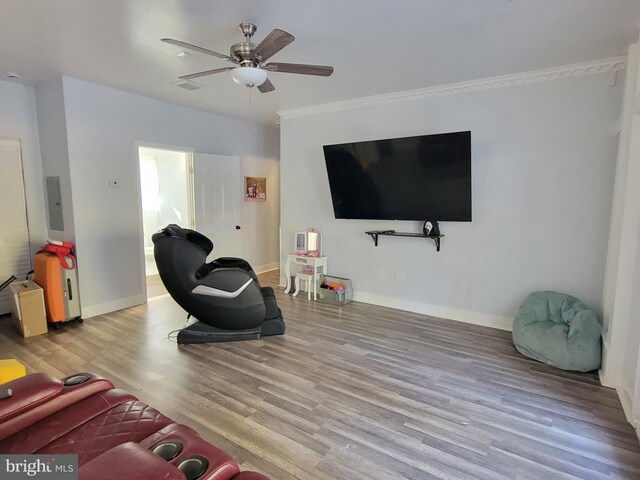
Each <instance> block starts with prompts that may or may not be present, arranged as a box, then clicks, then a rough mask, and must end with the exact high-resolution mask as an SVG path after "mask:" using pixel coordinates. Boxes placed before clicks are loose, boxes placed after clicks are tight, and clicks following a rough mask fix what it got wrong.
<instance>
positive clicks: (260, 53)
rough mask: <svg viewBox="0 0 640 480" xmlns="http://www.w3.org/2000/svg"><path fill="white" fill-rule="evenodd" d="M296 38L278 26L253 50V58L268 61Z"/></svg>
mask: <svg viewBox="0 0 640 480" xmlns="http://www.w3.org/2000/svg"><path fill="white" fill-rule="evenodd" d="M295 39H296V37H294V36H293V35H291V34H290V33H287V32H285V31H284V30H280V29H279V28H276V29H275V30H272V31H271V33H270V34H269V35H267V36H266V37H265V38H264V40H262V41H261V42H260V43H259V44H258V46H257V47H256V48H255V50H254V51H253V57H252V59H253V60H255V61H256V62H257V63H261V62H264V61H266V60H267V59H268V58H270V57H272V56H273V55H275V54H276V53H278V52H279V51H280V50H282V49H283V48H284V47H286V46H287V45H289V44H290V43H291V42H293V41H294V40H295Z"/></svg>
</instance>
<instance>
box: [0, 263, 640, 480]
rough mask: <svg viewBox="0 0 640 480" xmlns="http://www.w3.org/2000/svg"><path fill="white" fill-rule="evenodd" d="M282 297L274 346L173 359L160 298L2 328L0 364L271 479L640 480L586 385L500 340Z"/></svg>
mask: <svg viewBox="0 0 640 480" xmlns="http://www.w3.org/2000/svg"><path fill="white" fill-rule="evenodd" d="M278 278H279V275H278V272H277V271H275V272H269V273H267V274H264V275H261V282H262V284H263V285H268V284H272V285H277V282H278ZM276 294H277V298H278V303H279V305H280V307H281V308H282V310H283V312H284V318H285V322H286V325H287V333H286V334H285V335H284V336H280V337H268V338H266V339H263V340H259V341H250V342H235V343H227V344H209V345H199V346H180V347H179V346H177V345H176V344H175V341H171V340H168V339H167V333H168V332H170V331H172V330H175V329H178V328H180V327H182V326H183V325H184V323H185V314H184V312H183V311H182V310H181V309H180V308H179V307H178V306H177V305H176V304H175V303H174V302H173V301H172V300H171V298H170V297H166V296H165V297H159V298H157V299H154V300H151V301H149V303H147V304H145V305H141V306H138V307H134V308H129V309H126V310H121V311H119V312H115V313H112V314H108V315H104V316H101V317H95V318H91V319H88V320H86V321H85V323H84V325H79V324H75V323H73V324H69V325H68V326H65V327H63V328H62V329H60V330H59V331H51V332H49V334H48V335H43V336H39V337H34V338H30V339H22V338H21V337H20V336H19V335H18V334H17V332H15V331H14V329H13V326H12V325H11V322H10V321H9V319H7V318H2V319H0V357H4V358H9V357H14V358H17V359H19V360H20V361H21V362H23V363H24V364H25V365H26V366H27V368H28V370H29V371H30V372H34V371H44V372H49V373H52V374H54V375H57V376H65V375H68V374H70V373H73V372H77V371H94V372H97V373H100V374H102V375H105V376H107V377H108V378H110V379H112V380H113V381H114V383H116V384H117V386H119V387H122V388H125V389H127V390H129V391H130V392H131V393H133V394H135V395H136V396H138V397H139V398H140V399H141V400H143V401H145V402H148V403H149V404H151V405H153V406H155V407H156V408H158V409H159V410H161V411H162V412H163V413H165V414H167V415H169V416H170V417H172V418H173V419H175V420H176V421H179V422H182V423H185V424H187V425H189V426H191V427H193V428H195V429H197V430H198V431H199V432H200V433H201V435H202V436H203V437H205V438H206V439H207V440H209V441H211V442H212V443H213V444H215V445H217V446H218V447H220V448H222V449H223V450H225V451H227V452H228V453H229V454H230V455H232V456H233V457H234V458H235V459H236V460H237V461H238V462H239V463H240V464H241V467H242V468H243V469H253V470H258V471H261V472H263V473H265V474H267V475H269V476H271V478H272V479H273V480H291V479H300V480H329V479H331V480H333V479H344V480H348V479H353V480H371V479H376V480H378V479H380V480H382V479H389V480H392V479H410V480H421V479H489V480H500V479H524V480H542V479H613V478H616V479H634V478H636V479H640V445H639V444H638V440H637V438H636V436H635V432H634V430H633V429H632V427H631V426H630V425H629V424H628V423H627V422H626V421H625V418H624V414H623V412H622V408H621V406H620V403H619V401H618V398H617V395H616V393H615V392H614V391H613V390H611V389H607V388H604V387H601V386H600V385H599V383H598V381H597V377H596V376H595V375H594V374H575V373H569V372H562V371H560V370H556V369H553V368H551V367H548V366H546V365H543V364H540V363H537V362H534V361H532V360H528V359H526V358H524V357H522V356H521V355H519V354H518V353H517V352H516V351H515V349H514V348H513V346H512V343H511V338H510V333H509V332H504V331H500V330H494V329H490V328H485V327H479V326H473V325H467V324H463V323H458V322H453V321H447V320H442V319H434V318H429V317H425V316H423V315H418V314H412V313H407V312H402V311H398V310H392V309H388V308H381V307H376V306H371V305H366V304H359V303H352V304H350V305H348V306H346V307H342V308H339V307H336V306H333V305H328V304H322V303H320V302H316V303H314V302H308V301H307V299H306V296H299V297H297V298H293V297H291V296H290V295H285V294H284V293H282V289H280V288H277V287H276Z"/></svg>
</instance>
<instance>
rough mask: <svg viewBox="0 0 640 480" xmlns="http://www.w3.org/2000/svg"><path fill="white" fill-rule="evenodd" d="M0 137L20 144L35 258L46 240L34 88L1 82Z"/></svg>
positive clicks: (31, 244) (32, 249) (32, 253)
mask: <svg viewBox="0 0 640 480" xmlns="http://www.w3.org/2000/svg"><path fill="white" fill-rule="evenodd" d="M0 137H5V138H17V139H19V140H20V145H21V148H22V169H23V172H24V183H25V197H26V201H27V216H28V221H29V243H30V250H31V255H32V256H33V255H35V253H36V252H37V251H38V249H39V248H40V246H41V245H42V244H43V243H45V242H46V240H47V226H46V225H47V224H46V218H45V207H44V187H43V185H44V184H43V180H42V162H41V159H40V143H39V139H38V121H37V117H36V104H35V95H34V91H33V87H29V86H25V85H19V84H16V83H10V82H3V81H0Z"/></svg>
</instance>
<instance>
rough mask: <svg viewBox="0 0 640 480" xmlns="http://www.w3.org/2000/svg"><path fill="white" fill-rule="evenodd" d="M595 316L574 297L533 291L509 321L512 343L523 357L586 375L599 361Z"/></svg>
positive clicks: (599, 346) (597, 329) (598, 365)
mask: <svg viewBox="0 0 640 480" xmlns="http://www.w3.org/2000/svg"><path fill="white" fill-rule="evenodd" d="M600 336H601V327H600V323H599V322H598V317H597V316H596V314H595V312H594V311H593V310H591V309H590V308H589V307H588V306H587V305H586V304H584V303H582V302H581V301H580V300H578V299H577V298H575V297H572V296H570V295H564V294H562V293H558V292H534V293H532V294H531V295H529V296H528V297H527V298H526V300H525V301H524V303H523V304H522V305H521V306H520V309H519V310H518V313H517V314H516V317H515V319H514V321H513V343H514V344H515V346H516V349H517V350H518V351H519V352H520V353H521V354H523V355H524V356H526V357H529V358H533V359H535V360H538V361H540V362H544V363H547V364H549V365H552V366H554V367H557V368H561V369H563V370H573V371H578V372H590V371H592V370H596V369H598V368H599V367H600V362H601V360H602V346H601V340H600Z"/></svg>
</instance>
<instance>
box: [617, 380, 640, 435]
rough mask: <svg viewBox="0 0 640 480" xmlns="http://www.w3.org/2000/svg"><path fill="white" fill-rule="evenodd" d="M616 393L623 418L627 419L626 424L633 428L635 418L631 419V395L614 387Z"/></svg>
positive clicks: (625, 390)
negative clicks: (622, 411)
mask: <svg viewBox="0 0 640 480" xmlns="http://www.w3.org/2000/svg"><path fill="white" fill-rule="evenodd" d="M616 392H617V393H618V398H619V399H620V403H621V404H622V410H624V416H625V417H626V418H627V422H629V423H630V424H631V425H632V426H633V428H635V427H636V426H635V418H633V417H634V415H633V397H632V395H631V393H630V392H629V391H628V390H627V389H625V388H622V387H616Z"/></svg>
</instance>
